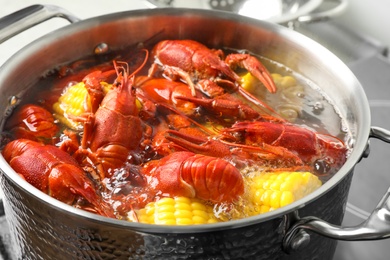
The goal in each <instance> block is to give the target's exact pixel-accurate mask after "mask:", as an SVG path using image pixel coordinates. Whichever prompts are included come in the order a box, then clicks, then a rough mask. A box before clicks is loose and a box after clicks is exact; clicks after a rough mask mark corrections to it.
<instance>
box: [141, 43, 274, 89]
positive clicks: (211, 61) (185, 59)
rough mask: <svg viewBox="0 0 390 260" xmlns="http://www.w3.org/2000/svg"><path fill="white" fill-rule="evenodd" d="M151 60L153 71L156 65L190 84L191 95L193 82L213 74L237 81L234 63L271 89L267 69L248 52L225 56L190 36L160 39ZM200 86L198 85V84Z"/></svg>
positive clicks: (214, 77)
mask: <svg viewBox="0 0 390 260" xmlns="http://www.w3.org/2000/svg"><path fill="white" fill-rule="evenodd" d="M152 55H153V56H154V58H155V61H154V63H153V65H152V67H151V69H150V71H149V76H151V75H153V74H154V73H155V72H156V71H157V70H158V69H159V68H160V67H161V69H162V70H163V71H164V73H165V74H166V75H168V76H170V77H171V78H175V77H179V78H181V79H183V80H184V81H185V82H187V84H188V85H189V86H190V87H191V90H192V94H193V95H195V86H194V82H199V83H200V85H202V84H210V81H211V82H212V81H218V79H217V78H219V79H220V78H221V77H226V78H227V79H228V80H231V81H233V83H238V84H239V83H240V81H241V78H240V77H239V76H238V75H237V74H236V73H235V72H234V71H233V70H232V67H234V66H240V67H244V68H245V69H247V70H248V71H249V72H250V73H251V74H252V75H253V76H255V77H256V78H258V79H259V80H260V81H261V82H262V83H263V84H264V86H265V87H266V88H267V89H268V90H269V91H270V92H271V93H273V92H275V91H276V86H275V83H274V81H273V80H272V77H271V75H270V73H269V72H268V70H267V69H266V68H265V67H264V65H263V64H261V63H260V61H259V60H258V59H256V58H255V57H253V56H251V55H249V54H237V53H234V54H229V55H228V56H227V57H226V59H225V60H222V57H223V56H224V54H223V52H222V51H221V50H211V49H209V48H207V47H206V46H205V45H203V44H201V43H199V42H196V41H192V40H166V41H161V42H159V43H158V44H156V46H155V47H154V48H153V51H152ZM200 88H201V89H202V86H200Z"/></svg>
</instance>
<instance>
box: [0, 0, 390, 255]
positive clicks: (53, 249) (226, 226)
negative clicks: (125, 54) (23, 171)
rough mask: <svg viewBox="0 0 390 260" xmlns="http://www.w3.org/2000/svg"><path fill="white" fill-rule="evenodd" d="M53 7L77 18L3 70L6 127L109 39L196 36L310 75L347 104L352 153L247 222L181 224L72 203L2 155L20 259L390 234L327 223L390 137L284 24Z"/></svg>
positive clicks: (320, 249)
mask: <svg viewBox="0 0 390 260" xmlns="http://www.w3.org/2000/svg"><path fill="white" fill-rule="evenodd" d="M37 7H39V8H37ZM42 8H43V10H44V12H45V13H47V7H45V6H35V7H34V9H39V10H40V11H39V12H41V11H42ZM50 8H53V7H50ZM53 10H54V14H55V15H53V12H52V11H53ZM56 10H57V11H56ZM34 13H36V12H34ZM49 13H50V15H46V17H48V16H50V17H52V16H65V18H67V19H68V20H71V21H74V22H75V23H74V24H72V25H69V26H67V27H64V28H62V29H59V30H57V31H55V32H53V33H50V34H48V35H46V36H44V37H42V38H40V39H38V40H37V41H35V42H33V43H31V44H29V45H28V46H26V47H25V48H23V49H22V50H20V51H19V52H18V53H17V54H16V55H14V56H13V57H12V58H11V59H10V60H8V61H7V63H6V64H5V65H4V66H3V67H2V68H1V70H0V82H1V83H0V93H1V95H0V111H4V113H3V115H2V117H1V118H0V120H1V122H2V124H3V123H4V120H5V119H6V117H7V115H9V114H10V113H11V112H12V109H13V108H14V104H13V103H12V102H11V101H13V100H15V99H19V98H22V97H23V93H24V92H25V90H26V89H27V88H28V87H29V86H31V85H33V84H34V83H35V82H37V81H38V80H39V77H41V76H42V75H45V73H46V72H47V71H49V70H51V69H52V68H53V67H56V66H58V65H59V64H64V63H68V62H70V61H74V60H77V59H80V58H82V57H84V56H86V55H89V54H92V53H93V51H94V49H95V47H96V46H99V45H100V44H102V43H105V44H107V46H108V47H109V48H111V49H118V48H121V47H124V46H128V45H132V44H137V43H139V42H143V41H145V40H146V39H149V38H150V37H151V36H153V35H157V36H158V37H161V38H159V39H156V41H158V40H160V39H193V40H197V41H199V42H202V43H203V44H205V45H207V46H211V47H213V46H215V47H217V46H226V47H231V48H235V49H248V50H250V51H251V52H253V53H257V54H260V55H262V56H264V57H266V58H269V59H271V60H274V61H276V62H279V63H281V64H284V65H286V66H287V67H289V68H291V69H292V70H294V71H295V72H297V73H299V74H301V75H303V76H304V77H306V78H308V79H310V80H311V81H312V82H313V83H315V84H317V85H319V86H320V87H321V88H322V90H323V91H324V92H325V93H326V95H328V96H329V98H330V99H331V100H332V101H333V102H334V104H336V106H337V108H338V109H339V110H340V114H341V115H342V117H343V118H344V119H345V121H346V123H347V124H348V127H349V129H350V131H351V136H352V138H353V141H354V143H353V151H352V153H351V155H350V157H349V159H348V160H347V162H346V163H345V165H344V166H343V167H342V168H341V169H340V170H339V172H338V173H337V174H336V175H335V176H334V177H332V178H331V179H330V180H329V181H328V182H327V183H325V184H324V185H323V186H322V187H320V188H319V189H318V190H316V191H315V192H313V193H312V194H310V195H308V196H307V197H305V198H303V199H301V200H299V201H297V202H294V203H292V204H290V205H288V206H285V207H283V208H281V209H278V210H275V211H273V212H269V213H265V214H262V215H258V216H254V217H250V218H246V219H241V220H235V221H230V222H225V223H217V224H208V225H197V226H179V227H176V226H174V227H172V226H158V225H147V224H140V223H130V222H126V221H120V220H116V219H109V218H105V217H102V216H98V215H94V214H91V213H88V212H85V211H82V210H79V209H76V208H73V207H71V206H68V205H66V204H64V203H62V202H60V201H57V200H55V199H53V198H51V197H49V196H48V195H46V194H43V193H42V192H40V191H38V190H37V189H35V188H34V187H33V186H31V185H30V184H28V183H27V182H25V181H24V180H22V179H21V178H20V177H19V176H18V175H17V174H16V173H15V171H13V170H12V169H11V168H10V166H9V165H8V164H7V163H6V162H5V160H4V158H3V157H0V169H1V173H2V174H1V175H0V176H1V177H0V184H1V188H2V189H3V191H4V195H5V196H4V206H5V211H6V216H7V220H8V222H9V226H10V230H11V233H12V235H13V238H14V240H15V245H16V248H15V251H16V252H17V256H18V258H28V259H53V258H55V259H58V258H61V259H67V258H68V259H69V258H71V259H73V258H78V259H141V258H145V259H149V258H156V259H166V258H170V259H185V258H193V259H206V258H209V259H240V258H242V259H244V258H254V259H331V258H332V256H333V253H334V250H335V248H336V243H337V241H336V240H333V239H330V238H327V237H333V238H337V239H346V240H359V239H380V238H385V237H387V236H389V234H390V231H389V229H387V230H386V227H387V226H386V225H388V219H389V218H387V220H386V218H385V219H384V220H383V219H379V220H378V219H377V218H375V216H377V215H376V212H374V214H373V216H374V218H375V219H374V218H370V219H369V220H368V221H367V223H363V224H362V226H358V227H356V228H354V229H347V228H342V227H334V226H328V224H327V222H329V223H333V224H335V225H340V223H341V221H342V218H343V215H344V211H345V205H346V201H347V194H348V190H349V186H350V184H351V179H352V175H353V169H354V167H355V165H356V164H357V163H358V162H359V160H360V159H361V158H362V157H364V156H366V155H367V153H366V151H367V150H366V147H367V143H368V139H369V137H370V136H372V137H377V138H381V139H382V140H384V141H386V142H389V140H390V138H389V136H390V134H389V133H388V132H387V131H385V130H383V129H380V128H374V127H371V128H370V124H371V122H370V111H369V106H368V101H367V99H366V96H365V93H364V91H363V89H362V87H361V86H360V84H359V82H358V81H357V79H356V77H355V76H354V75H353V74H352V72H351V71H350V70H349V69H348V68H347V66H346V65H344V64H343V63H342V62H341V61H340V60H339V59H338V58H337V57H335V56H334V55H333V54H332V53H330V52H329V51H327V50H326V49H325V48H323V47H322V46H320V45H319V44H317V43H315V42H314V41H312V40H310V39H308V38H306V37H305V36H302V35H300V34H299V33H297V32H294V31H291V30H289V29H287V28H285V27H282V26H279V25H275V24H271V23H268V22H263V21H258V20H254V19H250V18H245V17H242V16H238V15H234V14H229V13H224V12H216V11H206V10H191V9H154V10H137V11H129V12H123V13H117V14H110V15H106V16H100V17H96V18H92V19H88V20H85V21H77V19H74V18H73V17H69V16H67V15H66V14H65V15H64V14H63V13H62V12H61V11H58V9H55V8H54V9H51V11H50V12H49ZM57 13H59V14H60V15H58V14H57ZM76 21H77V22H76ZM210 24H212V25H213V26H209V25H210ZM387 195H388V194H387ZM382 202H383V203H382V204H380V205H378V208H377V209H376V211H380V210H381V209H383V208H385V207H386V203H388V202H387V197H386V196H385V197H384V199H383V201H382ZM381 212H383V210H382V211H381ZM366 226H370V227H371V226H374V227H373V230H374V232H370V233H369V232H367V229H365V228H366ZM383 227H384V228H383ZM305 230H308V232H306V231H305ZM311 231H314V232H315V233H320V234H321V235H317V234H315V233H313V232H311ZM306 245H308V246H306ZM297 249H301V250H300V251H299V250H297Z"/></svg>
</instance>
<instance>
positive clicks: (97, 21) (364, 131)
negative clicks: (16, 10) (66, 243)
mask: <svg viewBox="0 0 390 260" xmlns="http://www.w3.org/2000/svg"><path fill="white" fill-rule="evenodd" d="M145 15H146V16H145ZM153 15H157V16H158V15H164V16H166V15H175V16H188V15H195V16H202V17H210V16H211V17H213V18H216V19H229V20H230V21H234V22H238V23H244V24H248V25H249V24H250V25H254V26H257V27H261V28H263V29H266V30H269V31H272V32H273V33H275V34H277V35H278V36H282V35H283V38H285V39H287V40H289V41H293V42H299V44H300V46H303V47H306V48H309V49H310V52H311V53H312V54H313V56H315V57H316V56H318V55H317V54H316V53H322V54H321V57H322V56H324V57H325V58H326V59H327V62H328V63H329V64H337V66H333V67H337V70H338V73H339V74H341V75H343V78H342V79H341V80H343V81H345V84H354V87H355V89H354V91H355V92H354V96H356V97H357V98H358V102H359V107H358V109H360V110H359V112H360V114H361V117H362V118H364V120H363V121H364V122H362V123H361V124H359V125H358V129H356V132H357V133H358V135H357V137H356V140H354V145H353V146H354V147H353V149H352V152H351V154H350V155H349V158H348V159H347V161H346V163H345V164H344V165H343V166H342V167H341V169H340V170H339V171H338V172H337V173H336V174H335V175H334V176H333V177H332V178H331V179H329V180H328V181H327V182H326V183H324V184H323V185H322V186H321V187H320V188H318V189H317V190H315V191H314V192H312V193H311V194H309V195H307V196H306V197H304V198H302V199H300V200H298V201H295V202H293V203H291V204H289V205H287V206H284V207H282V208H279V209H277V210H275V211H272V212H267V213H263V214H259V215H256V216H252V217H247V218H244V219H238V220H231V221H228V222H220V223H214V224H201V225H196V226H194V225H190V226H170V225H166V226H165V225H156V224H143V223H135V222H129V221H125V220H118V219H112V218H108V217H104V216H100V215H97V214H94V213H90V212H87V211H84V210H81V209H77V208H74V207H72V206H70V205H67V204H65V203H63V202H61V201H58V200H56V199H54V198H52V197H50V196H49V195H47V194H45V193H43V192H41V191H39V190H38V189H36V188H35V187H33V186H32V185H30V184H29V183H28V182H26V181H24V180H23V179H22V178H21V177H20V176H19V175H18V174H17V173H16V172H15V171H14V170H13V169H12V168H11V167H10V166H9V164H8V163H7V162H6V161H5V159H4V157H3V156H0V168H1V170H2V172H3V173H4V174H3V175H5V177H6V178H7V179H8V180H11V181H12V182H13V183H14V184H15V185H17V186H18V187H20V188H21V189H23V190H24V191H26V192H28V193H30V194H31V195H32V196H34V197H35V198H37V199H39V200H41V201H42V202H44V203H45V204H48V205H49V206H51V207H54V208H56V209H58V210H61V211H66V212H68V213H71V214H74V215H77V216H79V217H82V218H86V219H88V220H91V221H93V222H103V223H104V224H106V225H111V226H117V227H122V228H130V229H132V230H136V231H140V232H145V233H201V232H210V231H218V230H225V229H232V228H238V227H244V226H249V225H252V224H257V223H261V222H265V221H267V220H270V219H274V218H281V217H283V216H284V215H286V214H288V213H291V212H293V211H295V210H297V209H300V208H303V207H304V206H305V205H307V204H308V203H310V202H312V201H314V200H315V199H317V198H318V197H320V196H322V195H324V194H325V193H326V192H328V191H329V190H330V189H331V188H332V187H334V186H335V185H337V184H338V183H339V182H340V181H341V180H343V179H344V177H346V175H347V174H349V173H351V172H352V170H353V168H354V166H355V165H356V164H357V163H358V161H359V160H360V159H361V157H362V154H363V153H364V150H365V148H366V144H367V142H368V138H369V132H370V126H371V116H370V109H369V105H368V100H367V98H366V95H365V92H364V90H363V88H362V86H361V85H360V83H359V82H358V80H357V79H356V77H355V76H354V75H353V73H352V72H351V70H350V69H349V68H348V67H347V66H346V65H345V64H344V63H343V62H342V61H341V60H340V59H339V58H338V57H336V56H335V55H334V54H333V53H331V52H330V51H329V50H327V49H326V48H325V47H323V46H322V45H320V44H319V43H317V42H315V41H314V40H312V39H310V38H308V37H306V36H304V35H302V34H300V33H298V32H296V31H293V30H291V29H288V28H286V27H283V26H280V25H277V24H273V23H271V22H268V21H260V20H257V19H253V18H249V17H243V16H240V15H237V14H232V13H227V12H222V11H215V10H200V9H189V8H163V9H145V10H132V11H125V12H120V13H112V14H107V15H103V16H98V17H93V18H89V19H86V20H83V21H80V22H77V23H74V24H71V25H68V26H65V27H63V28H60V29H57V30H55V31H54V32H51V33H48V34H47V35H45V36H42V37H40V38H39V39H37V40H35V41H33V42H31V43H30V44H28V45H27V46H25V47H24V48H22V49H21V50H19V51H18V52H17V53H16V54H14V55H13V56H12V57H11V58H10V59H8V60H7V61H6V62H5V63H4V65H3V66H2V67H1V68H0V82H2V80H1V79H3V78H5V77H6V75H7V71H9V70H10V69H12V68H17V67H18V62H19V61H21V60H23V59H24V58H26V57H28V56H29V55H31V53H34V50H37V49H41V48H42V46H44V45H45V44H42V43H44V42H50V43H52V42H55V41H59V40H61V38H62V37H64V35H69V34H72V33H73V32H75V31H78V30H86V29H88V28H91V27H94V26H100V25H102V24H104V23H106V22H109V21H115V20H120V19H129V18H132V17H135V18H137V17H147V16H149V17H152V16H153ZM330 69H332V68H330ZM340 69H341V71H339V70H340ZM325 93H326V92H325ZM4 195H5V198H6V197H7V195H6V194H4Z"/></svg>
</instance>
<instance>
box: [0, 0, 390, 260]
mask: <svg viewBox="0 0 390 260" xmlns="http://www.w3.org/2000/svg"><path fill="white" fill-rule="evenodd" d="M41 2H42V3H45V2H48V3H51V4H52V3H53V2H56V1H53V0H51V1H49V0H48V1H41ZM77 2H78V1H77ZM118 2H121V4H122V7H123V6H124V7H126V8H125V9H122V10H130V9H140V8H145V6H144V5H143V4H142V3H141V2H139V1H134V2H132V5H130V4H129V2H130V1H129V2H126V1H118ZM78 3H79V2H78ZM78 3H77V4H78ZM88 3H89V4H93V2H92V1H83V4H84V5H87V4H88ZM29 4H30V3H27V1H19V2H18V3H16V4H15V6H13V8H11V7H10V6H7V7H8V9H7V8H5V10H2V11H0V16H3V15H6V14H8V13H10V12H13V11H15V10H17V9H20V8H22V7H25V6H27V5H29ZM57 4H58V5H59V6H62V7H64V8H66V9H68V6H69V9H68V10H69V11H71V12H72V13H73V14H75V15H76V16H79V17H80V18H82V19H85V18H88V17H92V16H97V15H102V14H104V13H107V12H116V11H121V10H119V8H118V7H117V6H118V5H115V6H116V7H112V5H111V7H110V6H108V5H107V4H106V5H107V6H104V7H102V9H103V10H104V11H100V9H99V10H97V9H96V7H95V8H92V9H91V10H92V11H91V12H89V13H88V14H85V13H83V12H80V10H84V9H83V8H80V7H78V8H76V7H75V6H74V5H76V4H75V3H74V2H73V4H74V5H71V4H70V3H68V1H66V2H60V1H58V3H57ZM63 25H66V23H65V24H64V23H63V21H60V22H57V21H56V22H54V23H53V24H52V25H47V26H46V25H43V26H42V27H41V28H38V29H33V30H32V32H29V33H27V34H26V35H25V36H16V39H11V40H10V42H6V43H4V44H2V45H0V65H1V64H3V63H4V61H5V60H6V59H8V58H9V57H10V56H11V55H12V54H13V53H14V52H15V51H17V50H18V49H20V48H22V47H23V46H24V45H25V42H22V43H20V39H21V38H23V37H24V39H25V38H28V39H30V40H31V38H37V37H39V36H40V35H43V34H42V32H41V29H42V28H45V29H46V27H47V28H51V29H50V30H52V29H53V28H54V29H56V28H58V27H61V26H63ZM34 30H35V31H34ZM296 30H297V31H299V32H301V33H303V34H305V35H307V36H309V37H311V38H313V39H314V40H316V41H318V42H320V43H321V44H323V45H324V46H325V47H327V48H328V49H330V50H331V51H333V52H334V53H335V54H336V55H337V56H339V57H340V59H342V60H343V61H344V62H345V63H346V64H347V65H348V66H349V68H350V69H351V70H352V71H353V72H354V73H355V75H356V76H357V78H358V79H359V81H360V82H361V84H362V85H363V88H364V90H365V92H366V95H367V98H368V100H369V104H370V109H371V116H372V123H371V125H372V126H380V127H383V128H385V129H390V113H389V109H390V91H389V87H390V62H389V58H388V57H387V56H386V55H387V48H386V47H384V46H383V45H382V44H381V43H379V42H377V41H375V40H373V39H368V38H366V37H365V36H364V35H363V36H362V35H359V34H357V33H356V32H351V31H349V30H346V29H344V28H343V26H342V25H340V24H337V23H335V22H333V21H328V22H320V23H314V24H309V25H301V26H299V27H298V28H296ZM17 37H19V38H17ZM370 148H371V149H370V150H371V152H370V156H369V157H368V158H365V159H363V160H362V161H361V162H360V163H358V165H357V166H356V167H355V171H354V177H353V181H352V185H351V190H350V193H349V200H348V204H347V210H346V215H345V217H344V221H343V225H344V226H354V225H357V224H359V223H361V222H362V221H363V220H365V219H366V218H367V217H368V215H369V213H370V212H371V211H372V210H373V209H374V208H375V206H376V205H377V203H378V202H379V200H380V199H381V198H382V196H383V194H384V193H385V192H386V190H387V189H388V187H389V186H390V174H389V170H388V169H389V165H388V164H389V162H388V158H390V148H389V146H388V145H387V144H386V143H384V142H382V141H378V140H375V139H372V140H370ZM0 199H1V191H0ZM389 256H390V247H389V240H388V239H387V240H381V241H362V242H344V241H339V243H338V247H337V249H336V253H335V256H334V259H335V260H365V259H371V260H382V259H383V260H385V259H389ZM2 259H4V260H8V259H9V260H11V259H14V258H13V255H12V249H11V238H10V234H9V230H8V225H7V222H6V220H5V216H4V209H3V207H2V205H1V203H0V260H2Z"/></svg>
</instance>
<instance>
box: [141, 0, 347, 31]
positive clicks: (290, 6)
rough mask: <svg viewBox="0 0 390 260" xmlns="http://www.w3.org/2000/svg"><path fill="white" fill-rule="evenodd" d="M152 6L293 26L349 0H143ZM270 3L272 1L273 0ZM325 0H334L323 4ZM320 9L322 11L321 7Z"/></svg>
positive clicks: (320, 16)
mask: <svg viewBox="0 0 390 260" xmlns="http://www.w3.org/2000/svg"><path fill="white" fill-rule="evenodd" d="M144 2H145V4H147V5H148V6H150V7H151V8H156V7H159V8H161V7H179V8H198V9H207V10H220V11H228V12H232V13H237V14H240V15H244V16H248V17H252V18H256V19H261V20H267V21H270V22H274V23H279V24H289V26H293V25H294V24H293V23H295V22H298V23H302V22H304V23H308V22H316V21H322V20H326V19H329V18H331V17H334V16H337V15H339V14H340V13H342V12H344V10H345V8H346V7H347V5H348V0H293V1H291V0H277V1H272V2H269V1H257V0H230V1H226V0H213V1H210V0H196V1H191V2H189V1H185V0H144ZM270 3H271V4H270ZM325 3H327V4H329V3H333V5H332V4H331V5H330V7H328V8H321V6H322V5H323V4H324V6H326V5H325ZM319 10H320V11H319Z"/></svg>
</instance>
